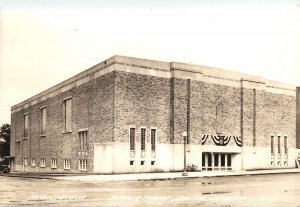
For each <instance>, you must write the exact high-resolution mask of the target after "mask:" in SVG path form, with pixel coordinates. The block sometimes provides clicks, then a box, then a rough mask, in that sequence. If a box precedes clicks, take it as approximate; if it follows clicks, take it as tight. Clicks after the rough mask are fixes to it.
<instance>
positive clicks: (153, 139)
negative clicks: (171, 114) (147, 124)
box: [151, 129, 156, 151]
mask: <svg viewBox="0 0 300 207" xmlns="http://www.w3.org/2000/svg"><path fill="white" fill-rule="evenodd" d="M155 150H156V129H151V151H155Z"/></svg>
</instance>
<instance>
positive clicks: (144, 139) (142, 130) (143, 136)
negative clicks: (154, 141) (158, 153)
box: [141, 128, 146, 151]
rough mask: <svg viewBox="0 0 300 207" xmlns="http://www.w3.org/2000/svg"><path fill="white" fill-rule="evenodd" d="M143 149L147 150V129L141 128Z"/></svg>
mask: <svg viewBox="0 0 300 207" xmlns="http://www.w3.org/2000/svg"><path fill="white" fill-rule="evenodd" d="M141 150H142V151H144V150H146V129H145V128H141Z"/></svg>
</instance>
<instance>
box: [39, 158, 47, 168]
mask: <svg viewBox="0 0 300 207" xmlns="http://www.w3.org/2000/svg"><path fill="white" fill-rule="evenodd" d="M40 166H41V167H46V159H45V158H41V163H40Z"/></svg>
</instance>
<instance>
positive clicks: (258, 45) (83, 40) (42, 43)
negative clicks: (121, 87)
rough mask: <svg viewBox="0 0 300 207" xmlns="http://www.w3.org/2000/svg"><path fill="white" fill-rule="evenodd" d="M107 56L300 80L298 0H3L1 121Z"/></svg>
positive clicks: (0, 22)
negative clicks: (28, 100) (22, 103)
mask: <svg viewBox="0 0 300 207" xmlns="http://www.w3.org/2000/svg"><path fill="white" fill-rule="evenodd" d="M113 55H125V56H133V57H140V58H145V59H154V60H162V61H176V62H186V63H192V64H198V65H207V66H213V67H220V68H225V69H230V70H234V71H239V72H242V73H247V74H253V75H257V76H261V77H264V78H267V79H271V80H275V81H280V82H284V83H290V84H294V85H295V86H300V0H298V1H296V0H295V1H288V0H285V1H276V0H275V1H274V0H273V1H266V0H265V1H251V3H250V1H242V0H239V1H234V0H231V1H229V0H223V1H221V0H219V1H207V0H206V1H199V0H198V1H189V0H186V1H174V0H173V1H168V0H166V1H155V0H152V1H120V0H119V1H116V0H111V1H91V0H86V1H74V0H73V1H66V0H60V1H58V0H52V1H50V0H49V1H45V0H39V1H37V0H36V1H34V0H27V1H25V0H19V1H16V0H2V1H0V124H3V123H10V109H11V106H13V105H15V104H18V103H20V102H22V101H24V100H26V99H28V98H30V97H31V96H33V95H36V94H37V93H40V92H42V91H43V90H46V89H47V88H49V87H51V86H53V85H55V84H57V83H59V82H61V81H64V80H66V79H67V78H70V77H71V76H73V75H76V74H78V73H80V72H82V71H84V70H86V69H88V68H90V67H91V66H93V65H96V64H97V63H100V62H102V61H103V60H105V59H107V58H109V57H111V56H113Z"/></svg>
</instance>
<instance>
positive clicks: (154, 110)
mask: <svg viewBox="0 0 300 207" xmlns="http://www.w3.org/2000/svg"><path fill="white" fill-rule="evenodd" d="M114 108H115V111H114V118H115V120H114V126H115V130H114V137H115V140H114V141H115V142H126V143H128V142H129V134H128V133H129V126H135V127H136V129H137V130H138V129H139V127H147V129H148V130H149V129H150V127H157V128H158V131H157V133H158V134H157V136H158V137H159V139H158V142H159V143H169V142H170V139H171V136H170V79H166V78H159V77H154V76H147V75H138V74H134V73H126V72H117V73H116V79H115V107H114ZM137 132H138V131H137ZM138 135H139V134H138V133H137V143H140V141H139V136H138ZM148 139H149V137H148ZM148 141H149V140H148Z"/></svg>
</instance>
